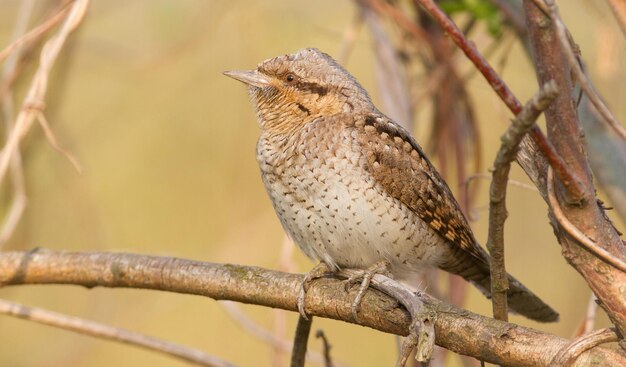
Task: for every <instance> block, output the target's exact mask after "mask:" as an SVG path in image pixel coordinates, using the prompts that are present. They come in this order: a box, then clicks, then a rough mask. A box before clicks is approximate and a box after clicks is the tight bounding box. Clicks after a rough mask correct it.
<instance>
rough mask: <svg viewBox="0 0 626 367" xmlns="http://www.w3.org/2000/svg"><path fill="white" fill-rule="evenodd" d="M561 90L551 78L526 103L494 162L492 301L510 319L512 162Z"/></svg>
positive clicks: (497, 314)
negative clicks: (507, 241) (507, 247)
mask: <svg viewBox="0 0 626 367" xmlns="http://www.w3.org/2000/svg"><path fill="white" fill-rule="evenodd" d="M557 93H558V90H557V88H556V84H555V83H554V82H549V83H547V84H546V85H544V86H543V88H541V89H540V90H539V92H538V93H537V94H536V95H535V96H534V97H533V98H532V99H531V100H530V101H529V102H528V103H527V104H526V105H525V106H524V108H523V109H522V111H521V112H520V113H519V114H518V115H517V116H516V118H515V119H514V120H513V123H512V124H511V126H510V127H509V128H508V129H507V131H506V132H505V133H504V135H502V138H501V141H502V145H501V146H500V150H498V154H497V155H496V160H495V162H494V170H493V180H492V181H491V188H490V193H489V235H488V238H487V248H488V249H489V252H490V254H491V263H490V270H491V297H492V298H491V301H492V305H493V317H495V318H496V319H498V320H504V321H506V320H508V311H507V299H506V297H507V296H506V295H507V290H508V289H509V282H508V278H507V272H506V268H505V264H504V222H505V221H506V217H507V215H508V214H507V210H506V188H507V183H508V180H509V171H510V169H511V162H512V161H513V160H514V159H515V157H516V155H517V150H518V148H519V144H520V143H521V141H522V139H523V138H524V136H525V135H526V133H527V132H528V130H529V129H530V128H531V127H532V126H533V125H534V124H535V121H536V120H537V118H538V117H539V115H540V114H541V112H542V111H544V110H545V109H546V108H547V107H548V106H549V105H550V103H551V102H552V100H554V98H555V97H556V95H557Z"/></svg>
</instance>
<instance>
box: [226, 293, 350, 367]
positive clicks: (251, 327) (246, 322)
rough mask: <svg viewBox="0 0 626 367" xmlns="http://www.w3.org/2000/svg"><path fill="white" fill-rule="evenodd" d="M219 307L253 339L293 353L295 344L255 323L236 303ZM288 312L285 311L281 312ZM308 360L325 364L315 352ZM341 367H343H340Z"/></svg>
mask: <svg viewBox="0 0 626 367" xmlns="http://www.w3.org/2000/svg"><path fill="white" fill-rule="evenodd" d="M219 305H220V306H221V307H222V309H223V310H224V311H226V313H227V314H228V316H230V318H231V319H233V320H234V321H235V322H237V324H238V325H239V326H241V327H242V328H243V329H244V330H245V331H247V332H248V333H249V334H250V335H252V336H253V337H255V338H257V339H259V340H261V341H263V342H264V343H267V344H270V345H271V346H272V348H273V349H274V350H275V351H278V352H280V353H291V351H292V349H293V343H292V342H291V340H285V339H282V338H281V337H279V336H277V335H276V334H272V333H271V332H270V331H269V330H266V329H264V328H263V327H261V326H260V325H259V324H257V323H255V322H254V321H253V320H252V319H251V318H250V317H248V315H246V314H245V313H244V312H243V311H242V310H241V308H240V307H239V305H238V304H236V303H234V302H228V301H224V302H219ZM279 311H283V312H286V311H285V310H279ZM306 357H307V360H309V361H310V362H312V363H316V364H319V365H323V364H324V356H322V355H321V354H319V353H317V352H315V351H309V352H308V353H307V356H306ZM338 366H341V365H338Z"/></svg>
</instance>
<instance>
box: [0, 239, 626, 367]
mask: <svg viewBox="0 0 626 367" xmlns="http://www.w3.org/2000/svg"><path fill="white" fill-rule="evenodd" d="M374 278H376V276H375V277H374ZM302 280H303V276H302V275H296V274H288V273H283V272H278V271H270V270H265V269H261V268H257V267H245V266H237V265H227V264H226V265H222V264H211V263H203V262H198V261H189V260H183V259H175V258H166V257H155V256H140V255H133V254H122V253H77V252H61V251H45V250H38V251H32V252H4V253H0V284H2V285H5V286H8V285H18V284H74V285H82V286H85V287H88V288H92V287H97V286H100V287H125V288H142V289H154V290H163V291H170V292H177V293H185V294H196V295H202V296H206V297H211V298H214V299H228V300H233V301H238V302H244V303H252V304H257V305H262V306H266V307H275V308H282V309H286V310H290V311H297V301H296V300H297V296H298V292H299V289H300V285H301V283H302ZM419 298H420V300H421V301H422V302H423V303H424V307H426V308H427V309H430V310H432V311H433V312H436V313H437V319H436V320H435V338H436V339H435V341H436V343H437V344H438V345H440V346H442V347H444V348H448V349H450V350H452V351H454V352H457V353H461V354H465V355H470V356H473V357H475V358H478V359H480V360H484V361H487V362H491V363H498V364H506V365H508V366H549V365H550V361H551V360H552V358H553V357H554V356H555V355H556V354H557V353H558V352H559V351H560V350H561V349H563V348H564V347H565V346H566V345H568V344H569V341H568V340H566V339H563V338H560V337H558V336H555V335H551V334H547V333H543V332H540V331H537V330H533V329H530V328H525V327H522V326H518V325H514V324H510V323H506V322H502V321H498V320H493V319H491V318H487V317H484V316H480V315H477V314H474V313H472V312H469V311H466V310H462V309H459V308H456V307H454V306H451V305H448V304H445V303H443V302H441V301H438V300H435V299H432V298H430V297H429V296H427V295H425V294H419ZM352 301H353V297H352V296H351V295H349V294H347V293H346V292H345V290H344V285H343V282H341V281H338V280H336V279H331V278H323V279H319V280H316V281H315V282H314V283H313V284H312V286H311V288H310V289H309V291H308V292H307V312H309V313H310V314H311V315H315V316H318V317H327V318H332V319H337V320H343V321H347V322H350V321H351V320H352V311H351V305H352ZM359 319H360V321H361V324H362V325H364V326H368V327H371V328H374V329H377V330H380V331H383V332H387V333H393V334H397V335H406V334H408V330H409V323H410V317H409V315H408V314H407V313H406V311H405V310H404V309H403V308H401V307H399V306H398V304H397V302H396V301H395V300H393V299H392V298H390V297H388V296H385V295H384V294H382V293H380V292H378V291H375V290H370V291H368V292H367V293H366V295H365V297H364V298H363V303H362V307H361V309H360V313H359ZM477 336H480V337H477ZM592 361H593V362H595V363H597V364H600V365H609V366H611V365H612V366H618V365H626V353H624V352H623V351H618V350H611V349H606V348H602V347H596V348H592V349H590V350H589V351H586V352H585V353H583V354H581V356H580V357H579V358H578V359H577V360H576V362H575V363H574V366H585V365H588V364H589V363H592Z"/></svg>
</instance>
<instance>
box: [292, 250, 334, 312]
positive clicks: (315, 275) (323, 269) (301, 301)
mask: <svg viewBox="0 0 626 367" xmlns="http://www.w3.org/2000/svg"><path fill="white" fill-rule="evenodd" d="M330 272H331V270H330V268H329V267H328V265H326V264H325V263H323V262H320V263H319V264H317V265H315V267H314V268H313V269H311V271H309V272H308V273H307V274H306V276H305V277H304V280H303V281H302V284H301V285H300V292H298V299H297V304H298V312H299V313H300V315H301V316H302V317H303V318H304V319H305V320H308V319H309V317H308V316H307V314H306V311H305V310H304V307H305V305H306V302H305V298H306V292H307V291H308V290H309V287H310V286H311V283H312V282H313V281H314V280H315V279H319V278H322V277H323V276H325V275H326V274H328V273H330Z"/></svg>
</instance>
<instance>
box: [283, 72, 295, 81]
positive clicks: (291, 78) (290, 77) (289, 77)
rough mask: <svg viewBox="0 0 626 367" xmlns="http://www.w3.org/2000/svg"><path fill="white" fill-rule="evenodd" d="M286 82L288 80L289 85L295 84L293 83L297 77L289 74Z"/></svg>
mask: <svg viewBox="0 0 626 367" xmlns="http://www.w3.org/2000/svg"><path fill="white" fill-rule="evenodd" d="M285 80H286V81H287V82H288V83H293V81H294V80H296V76H295V75H293V74H287V75H286V76H285Z"/></svg>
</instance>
